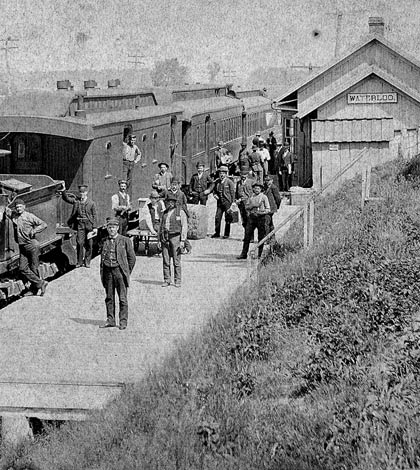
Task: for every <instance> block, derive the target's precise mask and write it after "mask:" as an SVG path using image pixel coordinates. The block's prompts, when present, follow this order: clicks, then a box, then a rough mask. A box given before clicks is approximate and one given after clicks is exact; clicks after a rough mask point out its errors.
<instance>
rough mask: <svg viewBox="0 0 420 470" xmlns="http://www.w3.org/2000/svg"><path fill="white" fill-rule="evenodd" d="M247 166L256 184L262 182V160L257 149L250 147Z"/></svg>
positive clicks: (254, 146)
mask: <svg viewBox="0 0 420 470" xmlns="http://www.w3.org/2000/svg"><path fill="white" fill-rule="evenodd" d="M248 160H249V166H250V167H251V170H252V174H253V175H254V177H255V179H256V181H257V182H258V183H261V184H262V182H263V159H262V155H261V153H260V151H259V150H258V147H257V146H256V145H253V146H252V147H251V153H250V154H249V157H248Z"/></svg>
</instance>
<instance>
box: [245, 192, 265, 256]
mask: <svg viewBox="0 0 420 470" xmlns="http://www.w3.org/2000/svg"><path fill="white" fill-rule="evenodd" d="M252 190H253V191H254V194H253V196H252V197H250V198H249V199H248V201H247V203H246V205H245V207H246V208H247V210H248V221H247V224H246V229H245V239H244V244H243V246H242V253H241V254H240V255H239V256H238V259H246V258H247V256H248V250H249V244H250V243H251V240H253V238H254V232H255V229H257V230H258V241H259V242H260V241H261V240H262V239H263V238H264V237H265V235H266V233H265V230H266V217H267V214H268V213H269V212H270V204H269V202H268V198H267V196H266V195H265V194H263V193H262V190H263V185H262V184H260V183H254V184H253V185H252ZM263 248H264V245H261V246H260V247H259V248H258V257H259V258H260V257H261V255H262V252H263Z"/></svg>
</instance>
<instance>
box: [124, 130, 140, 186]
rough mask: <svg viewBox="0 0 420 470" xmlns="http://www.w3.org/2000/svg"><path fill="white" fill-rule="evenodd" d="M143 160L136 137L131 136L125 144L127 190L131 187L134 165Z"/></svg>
mask: <svg viewBox="0 0 420 470" xmlns="http://www.w3.org/2000/svg"><path fill="white" fill-rule="evenodd" d="M140 159H141V151H140V149H139V148H138V147H137V145H136V136H135V135H134V134H129V135H128V136H127V142H123V173H124V179H125V181H127V188H129V187H130V186H131V175H132V172H133V169H134V165H135V164H136V163H138V162H139V161H140Z"/></svg>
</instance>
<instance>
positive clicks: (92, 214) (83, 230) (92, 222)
mask: <svg viewBox="0 0 420 470" xmlns="http://www.w3.org/2000/svg"><path fill="white" fill-rule="evenodd" d="M62 197H63V199H64V201H66V202H68V203H69V204H73V210H72V213H71V216H70V218H69V220H68V221H67V224H68V226H69V227H70V228H72V229H73V230H75V231H76V232H77V235H76V242H77V265H76V268H80V267H82V266H83V265H84V266H85V267H86V268H90V260H91V258H92V246H93V237H94V236H95V235H96V233H97V228H96V206H95V203H94V202H93V201H92V200H90V199H89V198H88V186H87V185H86V184H80V185H79V196H78V197H76V196H75V195H74V194H72V193H68V192H67V191H66V188H65V187H64V189H63V191H62Z"/></svg>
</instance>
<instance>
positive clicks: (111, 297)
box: [99, 217, 136, 330]
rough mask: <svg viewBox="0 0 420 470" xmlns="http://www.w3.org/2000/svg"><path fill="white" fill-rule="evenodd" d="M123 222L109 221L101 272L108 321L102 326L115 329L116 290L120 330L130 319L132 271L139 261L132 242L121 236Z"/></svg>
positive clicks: (103, 244) (115, 219)
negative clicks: (120, 229) (128, 292)
mask: <svg viewBox="0 0 420 470" xmlns="http://www.w3.org/2000/svg"><path fill="white" fill-rule="evenodd" d="M119 226H120V221H119V220H118V219H117V218H115V217H112V218H110V219H108V220H107V223H106V228H107V231H108V236H107V237H106V238H105V240H103V242H102V246H101V264H100V274H101V281H102V285H103V286H104V288H105V292H106V298H105V305H106V323H105V324H104V325H100V326H99V328H112V327H115V326H116V323H115V291H117V293H118V297H119V317H120V321H119V329H120V330H125V329H126V328H127V321H128V299H127V289H128V286H129V285H130V274H131V272H132V271H133V268H134V265H135V264H136V255H135V253H134V248H133V243H132V242H131V240H130V239H129V238H128V237H125V236H124V235H119V233H118V229H119Z"/></svg>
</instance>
